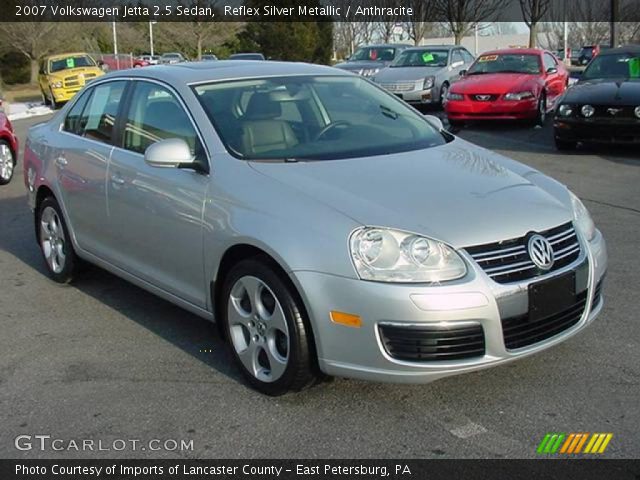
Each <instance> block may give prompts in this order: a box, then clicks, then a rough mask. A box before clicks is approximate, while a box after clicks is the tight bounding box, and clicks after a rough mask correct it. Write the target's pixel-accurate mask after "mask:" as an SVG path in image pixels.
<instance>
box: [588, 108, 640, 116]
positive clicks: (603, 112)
mask: <svg viewBox="0 0 640 480" xmlns="http://www.w3.org/2000/svg"><path fill="white" fill-rule="evenodd" d="M634 108H635V106H633V107H630V106H621V105H596V106H595V110H596V111H595V113H594V114H593V117H596V118H598V117H599V118H606V119H611V118H636V116H635V115H634V113H633V109H634ZM609 109H614V110H615V111H614V112H613V113H612V112H611V111H609ZM593 117H592V118H593Z"/></svg>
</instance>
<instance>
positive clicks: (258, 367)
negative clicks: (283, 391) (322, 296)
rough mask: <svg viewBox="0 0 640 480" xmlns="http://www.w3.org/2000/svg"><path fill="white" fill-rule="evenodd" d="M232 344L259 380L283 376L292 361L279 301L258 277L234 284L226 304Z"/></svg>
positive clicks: (282, 311) (286, 328) (287, 330)
mask: <svg viewBox="0 0 640 480" xmlns="http://www.w3.org/2000/svg"><path fill="white" fill-rule="evenodd" d="M227 318H228V322H229V333H230V339H231V343H232V345H233V348H234V350H235V352H236V354H237V355H238V357H239V358H240V361H241V362H242V364H243V365H244V367H245V368H246V369H247V370H248V371H249V372H250V373H251V374H252V375H253V376H254V377H255V378H256V379H258V380H260V381H262V382H265V383H272V382H275V381H277V380H278V379H279V378H281V377H282V376H283V375H284V373H285V370H286V368H287V365H288V362H289V350H290V340H289V328H288V326H287V321H286V318H285V314H284V310H283V309H282V305H281V304H280V301H279V300H278V298H277V297H276V296H275V294H274V293H273V291H272V290H271V289H270V288H269V286H268V285H267V284H266V283H265V282H263V281H262V280H260V279H259V278H256V277H252V276H244V277H241V278H240V279H238V280H237V281H236V283H235V284H234V285H233V287H232V288H231V295H230V296H229V302H228V305H227Z"/></svg>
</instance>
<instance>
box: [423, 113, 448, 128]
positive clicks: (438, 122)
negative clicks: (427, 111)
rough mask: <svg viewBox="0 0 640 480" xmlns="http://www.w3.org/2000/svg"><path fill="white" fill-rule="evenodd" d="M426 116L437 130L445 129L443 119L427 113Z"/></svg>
mask: <svg viewBox="0 0 640 480" xmlns="http://www.w3.org/2000/svg"><path fill="white" fill-rule="evenodd" d="M424 118H425V119H426V120H427V122H429V123H430V124H431V126H433V127H434V128H436V130H438V131H440V130H444V125H443V124H442V120H440V119H439V118H438V117H436V116H434V115H425V116H424Z"/></svg>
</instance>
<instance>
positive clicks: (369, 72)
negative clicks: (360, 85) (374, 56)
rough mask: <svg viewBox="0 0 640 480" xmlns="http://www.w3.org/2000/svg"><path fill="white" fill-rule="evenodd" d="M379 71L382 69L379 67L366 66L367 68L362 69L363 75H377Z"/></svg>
mask: <svg viewBox="0 0 640 480" xmlns="http://www.w3.org/2000/svg"><path fill="white" fill-rule="evenodd" d="M379 71H380V69H379V68H365V69H363V70H362V73H361V75H362V76H363V77H372V76H373V75H375V74H376V73H378V72H379Z"/></svg>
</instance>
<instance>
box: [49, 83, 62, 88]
mask: <svg viewBox="0 0 640 480" xmlns="http://www.w3.org/2000/svg"><path fill="white" fill-rule="evenodd" d="M51 88H62V82H53V83H52V84H51Z"/></svg>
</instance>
